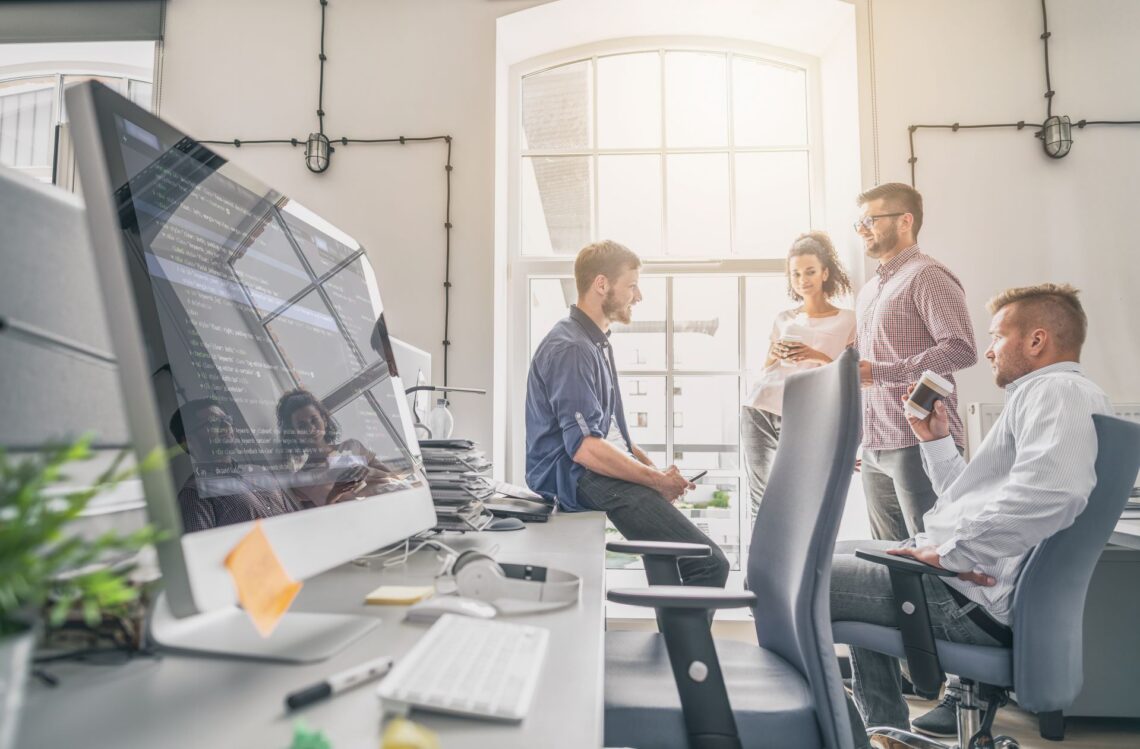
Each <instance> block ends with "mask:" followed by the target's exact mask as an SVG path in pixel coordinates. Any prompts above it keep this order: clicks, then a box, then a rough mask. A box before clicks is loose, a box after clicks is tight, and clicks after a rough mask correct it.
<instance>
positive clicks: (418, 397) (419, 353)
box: [391, 336, 431, 455]
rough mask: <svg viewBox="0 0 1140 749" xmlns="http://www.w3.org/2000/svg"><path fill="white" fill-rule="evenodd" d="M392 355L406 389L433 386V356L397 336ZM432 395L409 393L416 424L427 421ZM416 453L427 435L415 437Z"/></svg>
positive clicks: (394, 340)
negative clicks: (421, 439) (420, 442)
mask: <svg viewBox="0 0 1140 749" xmlns="http://www.w3.org/2000/svg"><path fill="white" fill-rule="evenodd" d="M391 340H392V353H393V354H395V356H396V371H398V372H399V373H400V382H402V383H404V387H406V388H410V387H415V386H416V385H430V384H431V354H429V353H428V352H426V351H424V350H423V349H418V348H416V347H415V346H413V345H411V344H410V343H406V342H404V341H401V340H400V339H399V338H396V337H395V336H393V337H392V339H391ZM430 396H431V393H430V392H427V391H425V390H417V391H414V392H412V393H408V408H409V409H410V410H411V413H412V419H413V421H414V422H415V423H416V424H423V423H425V422H426V421H427V415H428V412H429V411H430V410H431V397H430ZM414 436H415V437H416V441H414V444H415V448H414V452H416V454H417V455H418V454H419V449H420V448H419V442H418V438H419V437H420V436H426V434H425V435H419V434H416V435H414Z"/></svg>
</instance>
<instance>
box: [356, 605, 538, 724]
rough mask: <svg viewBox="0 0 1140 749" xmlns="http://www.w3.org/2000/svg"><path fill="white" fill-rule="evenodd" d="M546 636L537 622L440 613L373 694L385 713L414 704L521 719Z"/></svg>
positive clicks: (456, 712)
mask: <svg viewBox="0 0 1140 749" xmlns="http://www.w3.org/2000/svg"><path fill="white" fill-rule="evenodd" d="M549 637H550V632H549V631H547V630H545V629H543V628H541V627H531V626H527V625H524V624H508V623H506V622H499V621H494V620H487V619H472V618H470V617H466V616H457V615H455V614H444V615H443V616H441V617H440V618H439V619H438V620H437V621H436V623H435V624H433V625H432V627H431V629H429V630H428V631H427V633H426V634H425V635H424V636H423V637H422V638H420V641H419V642H417V643H416V644H415V646H414V647H413V648H412V649H411V650H410V651H409V652H408V654H407V655H405V656H404V657H403V658H401V659H399V660H398V661H397V662H396V666H395V667H394V668H393V669H392V671H391V672H390V673H389V674H388V675H387V676H386V677H384V681H382V682H380V686H379V687H377V689H376V693H377V694H378V695H379V696H380V697H381V699H383V700H384V705H383V707H384V710H385V712H403V711H404V710H406V709H407V708H408V707H416V708H421V709H424V710H431V711H435V712H444V713H454V714H456V715H466V716H471V717H475V718H490V719H493V720H507V721H519V720H522V719H523V718H524V717H525V716H526V713H527V710H528V709H529V708H530V703H531V699H532V698H533V697H534V689H535V686H536V685H537V683H538V676H539V672H540V671H541V670H542V662H543V660H544V659H545V658H546V644H547V640H548V639H549Z"/></svg>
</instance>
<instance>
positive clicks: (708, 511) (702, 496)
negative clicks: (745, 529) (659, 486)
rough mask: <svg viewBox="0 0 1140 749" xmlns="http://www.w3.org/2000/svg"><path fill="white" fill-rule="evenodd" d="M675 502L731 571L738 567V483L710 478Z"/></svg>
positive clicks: (729, 478)
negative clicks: (715, 547) (726, 560)
mask: <svg viewBox="0 0 1140 749" xmlns="http://www.w3.org/2000/svg"><path fill="white" fill-rule="evenodd" d="M696 484H697V488H696V489H690V490H689V491H688V492H687V493H686V494H685V496H683V497H682V498H681V499H680V500H679V501H678V502H677V505H676V507H677V509H678V510H680V511H681V512H682V513H684V515H685V516H686V517H688V518H689V519H690V520H691V521H692V522H693V525H695V526H697V528H699V529H700V530H701V532H703V533H704V534H705V535H706V536H708V537H709V538H710V539H712V541H713V542H714V543H715V544H717V545H718V546H720V549H721V551H723V552H724V555H725V556H726V557H728V561H729V563H730V564H731V565H732V568H733V569H736V568H737V567H738V566H739V564H740V550H741V549H740V547H741V543H740V536H741V534H740V510H739V507H740V480H739V479H738V478H736V477H734V476H714V475H712V474H709V475H707V476H705V477H703V478H701V479H699V480H698V481H697V482H696Z"/></svg>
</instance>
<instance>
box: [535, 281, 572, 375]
mask: <svg viewBox="0 0 1140 749" xmlns="http://www.w3.org/2000/svg"><path fill="white" fill-rule="evenodd" d="M577 298H578V291H577V289H576V288H575V286H574V279H573V278H532V279H530V312H529V314H530V319H529V320H528V323H529V325H530V355H531V356H532V357H533V356H534V352H535V350H536V349H537V348H538V344H540V343H542V339H543V338H545V337H546V334H547V333H549V332H550V329H551V328H553V327H554V323H556V322H558V321H559V320H561V319H562V318H564V317H566V315H568V314H569V311H570V305H571V304H573V303H574V301H575V300H576V299H577Z"/></svg>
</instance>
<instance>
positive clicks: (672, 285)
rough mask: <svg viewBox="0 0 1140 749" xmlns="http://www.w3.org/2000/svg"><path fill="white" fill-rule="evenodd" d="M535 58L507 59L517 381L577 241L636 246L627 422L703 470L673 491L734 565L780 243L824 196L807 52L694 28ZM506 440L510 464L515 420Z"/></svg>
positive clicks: (561, 296)
mask: <svg viewBox="0 0 1140 749" xmlns="http://www.w3.org/2000/svg"><path fill="white" fill-rule="evenodd" d="M542 63H543V64H540V65H534V66H531V67H529V68H525V67H524V68H520V69H517V72H518V75H517V77H516V79H515V86H516V89H515V93H516V96H515V97H513V105H514V109H513V112H514V113H515V117H514V118H513V120H514V122H515V123H516V127H515V129H514V133H513V137H512V140H511V142H512V148H513V150H512V159H513V167H512V178H511V182H510V184H511V191H510V220H511V225H512V226H513V230H512V233H511V242H510V257H509V275H510V278H511V279H512V280H511V292H510V293H511V296H512V298H514V299H525V300H527V302H528V306H527V308H526V309H525V310H524V309H519V310H518V314H516V315H514V316H513V317H512V319H513V320H515V321H516V322H515V323H514V324H516V325H526V326H527V331H526V332H525V333H523V332H522V330H520V331H519V334H512V336H511V337H512V339H513V340H516V341H519V340H522V341H527V342H528V343H529V346H528V347H526V348H525V349H524V350H512V352H511V353H510V355H509V356H510V362H511V363H510V373H511V374H510V377H511V379H512V381H513V382H515V383H525V382H526V370H527V367H528V366H529V362H530V357H531V355H532V354H533V352H534V349H535V348H536V347H537V346H538V344H539V343H540V342H541V340H542V338H543V337H544V336H545V335H546V333H547V332H548V331H549V330H550V328H551V326H552V325H553V324H554V323H555V322H556V321H557V320H559V319H561V318H563V317H565V315H566V311H567V307H568V306H569V305H570V304H571V303H573V302H574V301H575V300H576V298H577V290H576V288H575V284H574V279H573V259H574V257H575V256H576V254H577V253H578V251H579V250H580V249H581V248H582V247H583V246H585V245H586V244H588V243H589V242H591V241H595V240H598V239H602V238H608V239H614V240H616V241H619V242H621V243H623V244H625V245H627V246H629V247H630V248H631V249H632V250H634V251H635V252H637V253H638V254H639V255H640V256H641V258H642V259H643V261H645V265H644V266H643V267H642V273H641V290H642V295H643V300H642V302H641V303H640V304H638V305H637V306H636V307H635V308H634V311H633V320H632V322H631V323H630V324H629V325H614V326H613V327H612V337H611V340H612V342H613V352H614V358H615V363H616V364H617V367H618V373H619V377H620V379H621V381H622V385H621V390H622V393H623V396H624V405H625V409H626V421H627V424H628V425H629V428H630V436H631V437H632V438H633V440H634V441H635V442H636V443H637V444H638V445H639V446H641V448H642V449H644V450H645V451H646V453H647V454H648V455H649V457H650V458H651V459H652V460H653V461H654V462H655V463H656V464H657V465H659V466H662V467H664V466H666V465H668V464H670V463H676V464H677V466H678V467H679V468H681V470H682V471H683V472H686V473H687V474H692V473H697V472H698V471H700V470H706V469H707V470H708V472H709V474H708V476H707V477H706V478H705V479H704V480H703V481H702V483H701V484H699V485H698V488H697V490H694V491H691V492H690V493H689V494H688V495H686V496H685V497H684V498H683V500H682V502H680V503H679V504H678V507H680V508H681V509H682V510H683V511H684V512H685V513H686V514H687V515H688V516H689V517H690V518H692V519H693V521H694V522H695V523H697V525H698V527H700V528H701V529H702V530H704V531H706V532H707V533H708V535H709V536H710V537H711V538H712V540H713V541H715V542H716V543H718V544H719V545H720V546H721V547H722V548H723V549H724V551H725V553H726V554H727V555H728V557H729V559H730V561H732V562H733V563H734V565H739V564H740V563H741V562H742V551H743V550H742V548H741V546H742V545H741V538H745V539H747V538H748V537H749V536H750V533H749V529H748V523H749V517H748V502H747V501H746V499H747V497H746V495H747V491H744V492H743V493H742V491H741V489H742V487H744V486H745V483H744V482H745V477H744V473H743V460H742V456H741V447H740V439H739V414H740V408H741V404H742V402H744V398H745V397H746V396H747V393H748V390H749V389H750V387H751V385H752V382H753V380H754V379H755V376H756V375H757V374H758V373H759V370H760V368H761V365H762V363H763V360H764V357H765V355H766V352H767V347H768V343H767V339H768V334H769V332H770V330H771V326H772V321H773V319H774V317H775V314H776V312H777V311H779V310H781V309H784V308H786V307H788V306H790V304H791V302H790V300H788V298H787V296H786V288H785V282H784V276H783V265H784V263H783V258H784V254H785V252H786V251H787V247H788V245H789V244H790V243H791V240H792V239H793V238H794V237H795V236H796V235H798V234H799V233H801V232H804V231H807V230H808V229H810V228H812V226H813V224H812V218H813V215H812V206H813V205H814V204H816V203H817V202H818V201H816V200H813V190H814V189H816V188H815V186H816V185H817V184H818V183H819V181H820V180H819V179H817V178H816V177H815V176H813V171H812V170H813V169H815V168H817V159H815V157H814V152H813V142H814V137H813V134H814V133H815V131H816V129H817V128H816V127H815V126H814V125H813V124H812V123H813V117H815V116H816V115H815V114H814V113H813V109H812V107H811V106H809V102H810V101H811V99H812V97H811V93H810V92H811V90H812V87H813V86H815V85H816V82H817V78H818V75H817V73H816V66H815V61H814V60H813V59H811V58H808V57H805V56H800V55H795V54H792V53H788V52H786V51H782V50H773V49H767V48H761V47H759V46H749V45H741V46H739V47H737V46H723V47H720V46H717V45H711V44H709V43H707V42H705V41H703V40H702V43H701V44H700V46H699V47H695V46H694V45H692V44H682V43H678V44H662V45H659V46H652V47H648V48H647V47H645V46H644V45H641V46H637V45H625V44H620V43H610V44H603V45H599V46H598V47H596V48H594V49H591V50H587V51H586V52H584V53H581V54H578V55H574V54H569V53H568V54H566V55H565V56H563V58H562V59H557V60H550V59H547V60H544V61H542ZM512 390H514V391H515V392H520V391H525V387H521V388H512ZM521 397H522V393H521V392H520V395H519V400H518V401H515V403H521ZM512 407H515V406H512ZM508 438H509V440H510V444H511V445H512V449H513V453H512V457H511V460H512V463H511V469H512V473H513V475H514V476H516V477H518V476H520V475H521V472H522V468H521V466H522V465H523V464H524V450H525V448H524V447H523V445H522V443H523V434H522V430H521V428H520V429H518V430H517V431H515V432H512V433H511V434H509V435H508ZM670 456H671V457H670ZM631 563H634V562H632V560H627V559H623V558H620V557H617V556H614V555H610V557H609V559H608V564H609V565H610V566H611V567H616V566H627V565H629V564H631Z"/></svg>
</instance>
